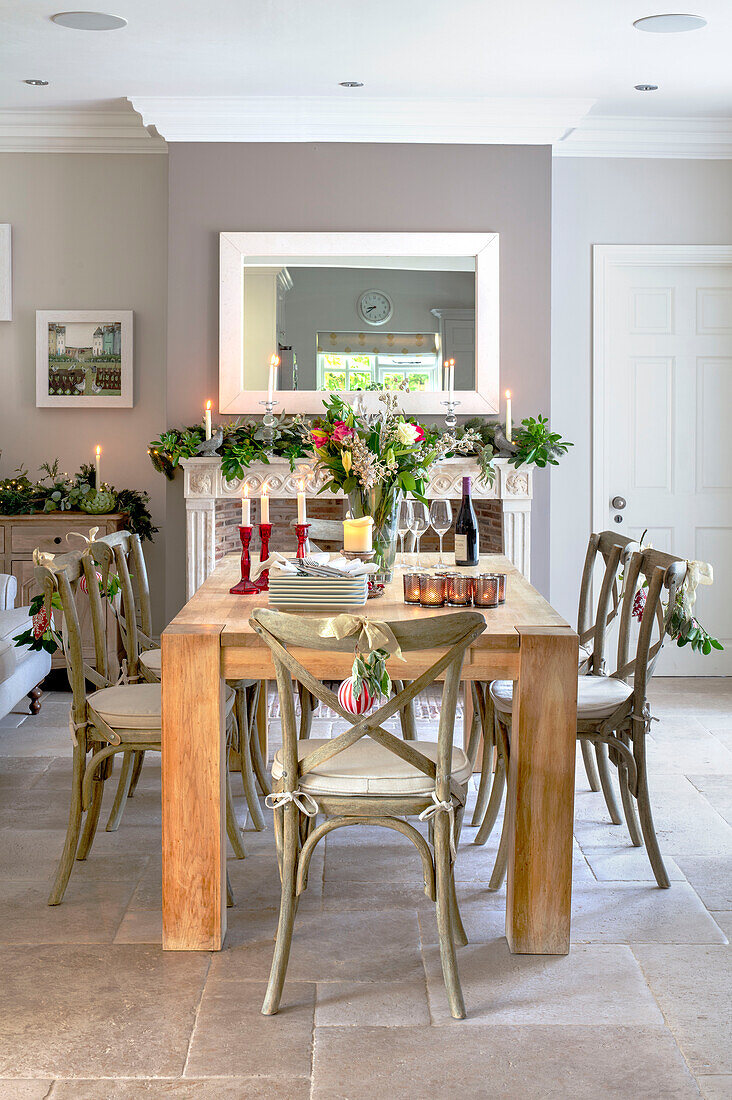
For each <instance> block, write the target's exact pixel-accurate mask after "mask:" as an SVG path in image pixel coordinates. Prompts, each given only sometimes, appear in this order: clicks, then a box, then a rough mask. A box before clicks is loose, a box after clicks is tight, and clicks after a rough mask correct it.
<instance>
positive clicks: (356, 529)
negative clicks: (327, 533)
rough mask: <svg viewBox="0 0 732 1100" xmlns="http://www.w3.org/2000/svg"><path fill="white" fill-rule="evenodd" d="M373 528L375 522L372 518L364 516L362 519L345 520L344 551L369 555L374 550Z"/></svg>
mask: <svg viewBox="0 0 732 1100" xmlns="http://www.w3.org/2000/svg"><path fill="white" fill-rule="evenodd" d="M373 527H374V520H373V517H372V516H362V517H361V518H360V519H344V520H343V549H344V550H348V551H349V552H350V553H352V554H363V553H368V552H369V551H370V550H371V549H373V544H372V533H373Z"/></svg>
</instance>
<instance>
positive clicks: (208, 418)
mask: <svg viewBox="0 0 732 1100" xmlns="http://www.w3.org/2000/svg"><path fill="white" fill-rule="evenodd" d="M204 422H205V425H206V439H210V438H211V402H210V401H207V402H206V410H205V413H204Z"/></svg>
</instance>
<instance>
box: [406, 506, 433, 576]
mask: <svg viewBox="0 0 732 1100" xmlns="http://www.w3.org/2000/svg"><path fill="white" fill-rule="evenodd" d="M429 525H430V516H429V512H428V511H427V505H426V504H423V503H422V501H421V500H415V501H412V522H411V524H410V525H409V530H410V531H411V532H412V534H413V535H416V536H417V560H416V561H415V563H414V565H415V569H424V566H423V565H422V560H421V558H420V556H419V543H420V540H421V538H422V535H423V534H424V533H425V531H426V530H427V528H428V527H429Z"/></svg>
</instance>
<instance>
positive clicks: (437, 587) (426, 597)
mask: <svg viewBox="0 0 732 1100" xmlns="http://www.w3.org/2000/svg"><path fill="white" fill-rule="evenodd" d="M446 599H447V577H441V576H439V575H438V574H435V573H420V575H419V603H420V606H421V607H444V606H445V601H446Z"/></svg>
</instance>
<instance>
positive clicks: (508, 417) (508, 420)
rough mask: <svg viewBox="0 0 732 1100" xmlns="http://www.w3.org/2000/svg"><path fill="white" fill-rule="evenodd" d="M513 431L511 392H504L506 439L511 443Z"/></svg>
mask: <svg viewBox="0 0 732 1100" xmlns="http://www.w3.org/2000/svg"><path fill="white" fill-rule="evenodd" d="M512 431H513V429H512V427H511V391H510V390H506V439H507V440H508V442H509V443H510V442H511V438H512V436H511V433H512Z"/></svg>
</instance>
